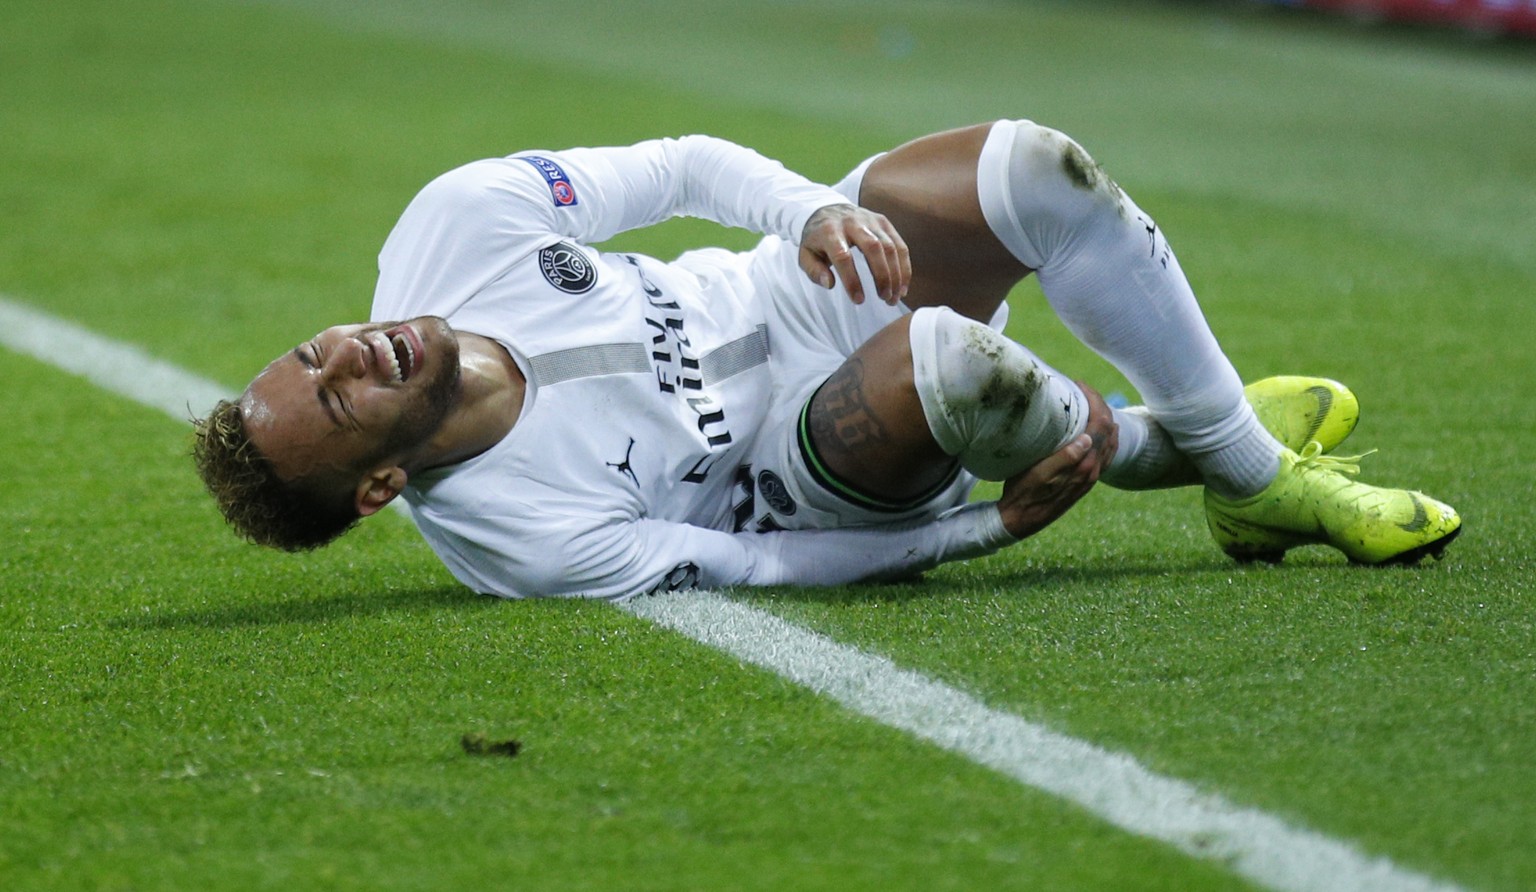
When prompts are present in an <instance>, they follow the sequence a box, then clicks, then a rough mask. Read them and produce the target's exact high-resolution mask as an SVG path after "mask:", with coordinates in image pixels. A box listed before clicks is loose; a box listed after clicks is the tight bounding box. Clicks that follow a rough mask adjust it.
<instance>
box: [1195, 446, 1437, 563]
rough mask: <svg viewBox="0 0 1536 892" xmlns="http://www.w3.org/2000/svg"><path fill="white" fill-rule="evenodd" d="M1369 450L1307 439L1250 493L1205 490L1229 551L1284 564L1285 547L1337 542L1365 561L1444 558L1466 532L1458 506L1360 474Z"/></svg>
mask: <svg viewBox="0 0 1536 892" xmlns="http://www.w3.org/2000/svg"><path fill="white" fill-rule="evenodd" d="M1362 457H1363V456H1350V457H1342V456H1330V455H1324V454H1323V447H1322V444H1321V443H1320V442H1318V441H1316V440H1314V441H1312V442H1311V443H1308V444H1307V445H1306V446H1305V447H1304V448H1303V449H1302V450H1301V452H1300V453H1297V452H1295V451H1293V450H1290V449H1286V450H1285V451H1284V452H1282V453H1281V454H1280V472H1279V473H1278V474H1276V475H1275V479H1274V481H1273V482H1272V483H1270V485H1269V486H1268V487H1267V488H1265V490H1264V491H1263V492H1261V493H1259V494H1258V495H1256V496H1251V497H1249V498H1246V499H1236V500H1229V499H1224V498H1222V497H1220V496H1218V495H1216V494H1215V493H1212V492H1211V491H1210V490H1209V489H1207V490H1206V491H1205V519H1206V522H1207V523H1208V524H1209V525H1210V528H1211V535H1212V536H1213V537H1214V538H1215V539H1216V544H1217V545H1219V546H1221V549H1222V551H1225V552H1226V553H1227V554H1228V555H1230V556H1232V557H1233V558H1236V559H1237V560H1239V561H1243V562H1248V561H1254V560H1262V561H1268V562H1270V563H1279V562H1280V560H1281V559H1282V558H1283V557H1284V556H1285V552H1286V549H1288V548H1294V547H1296V546H1298V545H1311V544H1323V545H1332V546H1333V547H1334V548H1337V549H1339V550H1340V551H1342V552H1344V554H1345V555H1347V556H1348V557H1349V559H1350V560H1351V561H1354V562H1355V563H1359V564H1414V563H1418V562H1419V560H1420V559H1422V558H1423V557H1424V556H1425V555H1433V556H1434V557H1436V558H1439V557H1440V556H1441V555H1442V553H1443V552H1444V551H1445V547H1446V546H1447V545H1449V544H1450V543H1451V540H1453V539H1455V538H1456V536H1457V534H1459V533H1460V532H1461V518H1460V517H1459V516H1457V514H1456V510H1455V509H1454V508H1452V507H1451V506H1449V505H1446V504H1445V503H1443V502H1438V501H1436V500H1434V499H1432V498H1430V497H1429V496H1426V495H1424V494H1423V493H1419V492H1409V491H1408V490H1405V489H1384V488H1382V487H1379V486H1371V485H1369V484H1365V483H1360V482H1358V481H1356V480H1354V479H1353V477H1354V475H1355V474H1357V473H1359V471H1360V465H1359V460H1360V458H1362Z"/></svg>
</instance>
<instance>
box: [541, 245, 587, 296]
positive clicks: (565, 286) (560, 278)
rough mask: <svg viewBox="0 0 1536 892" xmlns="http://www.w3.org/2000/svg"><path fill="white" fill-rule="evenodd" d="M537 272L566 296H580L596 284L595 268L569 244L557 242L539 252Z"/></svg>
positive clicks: (578, 250)
mask: <svg viewBox="0 0 1536 892" xmlns="http://www.w3.org/2000/svg"><path fill="white" fill-rule="evenodd" d="M539 272H542V273H543V274H544V279H545V281H547V282H549V284H551V285H553V286H555V287H556V288H559V289H560V290H561V291H564V292H565V293H566V294H582V293H584V292H587V291H591V290H592V286H593V285H596V284H597V267H595V266H593V265H592V262H591V261H590V260H588V259H587V255H585V254H583V253H581V249H580V248H578V247H576V246H575V245H573V244H571V243H570V242H559V243H557V244H553V245H550V246H549V247H547V248H545V249H544V250H542V251H540V252H539Z"/></svg>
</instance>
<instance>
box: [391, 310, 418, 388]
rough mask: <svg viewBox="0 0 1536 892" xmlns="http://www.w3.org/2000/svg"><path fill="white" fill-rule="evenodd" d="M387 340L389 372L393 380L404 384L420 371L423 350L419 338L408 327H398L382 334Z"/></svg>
mask: <svg viewBox="0 0 1536 892" xmlns="http://www.w3.org/2000/svg"><path fill="white" fill-rule="evenodd" d="M384 336H385V337H387V338H389V346H390V349H391V350H392V354H391V356H390V359H391V369H390V370H391V371H392V372H393V373H394V376H395V380H396V381H398V382H400V383H402V384H403V383H405V382H406V381H409V380H410V379H411V376H413V375H415V374H416V373H417V372H418V371H420V370H421V362H422V359H423V358H424V356H425V350H424V349H423V345H422V343H421V336H420V335H419V334H417V333H416V330H415V329H413V328H411V327H410V326H409V325H399V326H396V327H394V328H391V329H390V330H389V331H386V332H384Z"/></svg>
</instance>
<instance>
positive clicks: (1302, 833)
mask: <svg viewBox="0 0 1536 892" xmlns="http://www.w3.org/2000/svg"><path fill="white" fill-rule="evenodd" d="M0 343H3V344H4V345H5V346H6V347H9V348H10V349H12V350H15V351H17V352H20V353H25V354H27V355H30V356H32V357H34V358H36V359H38V360H40V361H42V362H44V363H48V364H51V365H53V366H55V367H58V368H60V369H63V370H65V371H68V372H71V373H73V374H76V375H80V376H82V377H84V378H86V379H87V380H89V381H91V382H92V383H94V384H96V385H98V386H100V387H102V388H104V389H106V390H109V391H111V392H113V393H116V394H119V395H121V396H125V397H128V398H129V399H131V400H134V401H136V402H139V403H141V404H143V405H146V406H150V407H153V408H157V409H160V410H161V411H164V412H166V413H167V414H169V415H171V416H173V417H176V418H178V419H185V418H187V417H188V416H189V414H201V413H203V412H206V411H207V409H208V408H210V407H211V406H212V405H213V404H214V403H215V402H216V401H217V400H219V399H221V398H224V397H225V396H227V395H228V390H227V388H224V387H222V386H220V385H218V384H215V383H213V382H211V381H208V380H206V379H204V378H201V377H199V376H197V375H194V374H192V373H190V372H187V371H185V370H183V369H181V368H179V367H177V366H174V365H172V364H170V363H167V362H164V361H162V360H158V359H155V358H154V357H152V356H150V355H149V354H147V353H145V352H144V351H143V350H140V349H139V348H137V347H133V346H131V345H127V344H123V343H120V342H117V341H113V340H111V339H108V338H105V337H102V336H101V335H98V334H95V333H93V332H90V331H88V330H86V329H84V328H81V327H79V326H77V325H74V324H73V323H70V322H66V321H64V320H62V319H58V318H56V317H53V316H50V315H48V314H46V313H43V312H42V311H40V310H36V309H33V308H30V307H27V306H25V305H23V304H20V303H17V302H14V301H11V300H9V299H7V298H5V297H4V296H0ZM621 608H622V609H624V610H626V611H628V612H629V613H631V614H632V615H634V616H636V617H639V618H642V619H645V620H648V621H650V622H653V623H655V624H657V625H658V626H661V627H663V628H667V629H671V630H673V631H676V632H679V633H681V634H683V635H686V636H687V637H689V638H692V639H693V640H695V641H697V642H700V643H702V644H705V645H708V646H710V647H714V648H717V649H719V650H722V651H724V652H726V653H728V654H730V655H732V656H734V657H736V658H737V659H740V660H742V661H743V662H746V663H750V664H752V665H755V666H760V667H762V668H764V669H767V670H769V671H771V672H774V673H776V674H778V675H780V676H782V677H784V678H786V679H788V680H790V681H792V682H794V683H796V684H799V685H803V686H805V687H806V688H809V689H810V690H812V691H814V692H816V693H817V694H819V695H821V696H824V697H827V698H829V699H831V700H833V701H834V702H837V703H839V704H841V705H842V706H844V707H845V708H847V709H849V710H851V711H853V712H856V713H858V714H860V715H864V716H867V717H869V718H871V719H874V720H875V721H878V722H881V723H882V724H885V725H888V726H890V727H893V728H898V729H901V730H903V731H906V732H908V733H910V734H913V735H914V736H916V737H919V738H921V739H923V740H927V741H929V742H931V743H934V744H936V745H938V746H940V747H943V748H944V749H947V750H950V751H952V752H955V753H958V754H960V755H962V756H964V757H966V758H968V759H970V760H972V761H974V762H976V763H977V764H980V765H984V766H986V767H988V768H991V769H993V770H995V771H997V772H999V773H1001V774H1003V775H1005V776H1008V777H1011V778H1014V779H1015V780H1018V781H1020V782H1021V783H1024V784H1026V785H1028V786H1031V787H1036V788H1038V789H1041V790H1044V791H1047V792H1049V793H1052V794H1054V795H1057V796H1060V797H1062V798H1063V799H1066V800H1068V801H1071V802H1074V803H1076V804H1078V805H1079V806H1081V807H1083V808H1085V809H1087V810H1088V811H1090V812H1091V813H1093V814H1095V815H1097V816H1099V817H1100V818H1102V819H1104V820H1106V821H1108V822H1109V823H1111V824H1113V825H1115V826H1117V827H1120V828H1122V829H1124V830H1126V831H1129V832H1131V833H1135V834H1138V835H1141V836H1145V837H1149V838H1152V839H1157V840H1160V841H1163V842H1166V843H1168V844H1170V845H1173V846H1175V847H1176V848H1178V849H1180V850H1181V851H1183V852H1186V853H1187V854H1189V855H1192V856H1194V857H1197V858H1202V859H1208V860H1214V861H1217V862H1221V863H1224V864H1226V865H1227V866H1228V867H1229V868H1230V869H1231V870H1233V871H1234V872H1236V873H1238V874H1240V875H1241V876H1244V877H1246V878H1248V879H1250V880H1252V881H1254V882H1256V883H1259V884H1261V885H1263V886H1266V887H1268V888H1271V889H1275V890H1283V892H1324V890H1328V892H1377V890H1379V892H1436V890H1438V892H1455V890H1457V889H1458V888H1459V887H1457V886H1454V885H1450V884H1446V883H1442V882H1440V881H1437V880H1434V879H1431V878H1429V877H1426V876H1423V875H1421V874H1417V873H1414V872H1412V871H1409V870H1405V869H1403V868H1401V867H1399V866H1397V865H1396V864H1394V863H1392V862H1391V861H1390V860H1388V859H1386V858H1382V857H1373V856H1369V855H1366V854H1363V853H1361V852H1360V851H1358V850H1357V849H1355V848H1354V847H1353V846H1351V845H1349V844H1347V843H1344V842H1340V841H1338V840H1334V839H1331V838H1329V837H1327V836H1324V835H1322V834H1319V833H1316V832H1314V831H1310V830H1305V829H1300V828H1296V827H1292V826H1290V825H1288V824H1286V823H1285V822H1284V821H1281V820H1280V819H1278V818H1275V817H1273V816H1271V815H1268V814H1266V813H1264V812H1262V811H1259V810H1257V809H1252V808H1243V807H1241V806H1238V805H1236V804H1234V803H1231V802H1228V801H1227V800H1226V799H1224V798H1222V797H1220V796H1217V795H1213V794H1209V793H1203V792H1201V791H1200V790H1198V789H1196V788H1195V787H1194V786H1192V785H1190V784H1188V783H1185V782H1183V781H1180V780H1176V779H1173V778H1168V777H1163V776H1161V775H1158V774H1156V773H1154V772H1151V771H1149V770H1147V769H1146V768H1144V767H1142V766H1141V765H1140V764H1139V763H1138V762H1136V760H1134V759H1132V758H1131V757H1129V756H1126V755H1124V754H1120V753H1113V752H1110V751H1108V750H1104V749H1101V748H1099V747H1097V746H1094V745H1093V744H1091V743H1088V742H1086V741H1083V740H1078V739H1076V738H1073V737H1070V736H1067V735H1065V734H1061V733H1058V732H1055V731H1052V730H1050V729H1048V728H1045V727H1043V726H1041V725H1037V724H1034V723H1032V722H1028V721H1026V720H1024V719H1022V718H1020V717H1018V716H1015V715H1012V714H1009V713H1005V712H1001V711H998V710H995V709H992V708H990V707H988V706H986V705H985V704H983V703H981V702H980V701H978V700H976V699H975V698H974V697H972V696H970V695H969V694H966V693H964V692H962V691H959V690H956V689H954V688H951V687H949V686H947V685H944V684H942V683H940V682H937V681H934V680H932V679H930V678H927V677H925V676H923V675H920V674H918V673H916V672H912V671H910V670H905V669H902V668H900V667H898V666H897V665H895V664H894V663H892V662H891V661H890V660H888V659H886V658H884V657H880V656H875V655H872V654H867V653H864V652H863V651H860V650H858V649H856V648H853V647H849V646H847V645H843V644H839V643H837V642H835V641H833V640H831V639H829V638H826V637H824V636H822V635H818V634H816V633H814V632H811V631H808V630H806V629H802V628H800V627H798V626H795V625H793V624H791V623H789V622H787V621H785V620H783V619H781V618H779V617H776V616H774V615H772V614H770V613H766V612H764V611H762V610H759V609H757V608H754V607H751V606H748V605H745V604H741V603H738V602H735V601H732V600H730V599H728V598H725V597H723V596H721V595H719V594H717V593H714V592H700V591H695V592H688V593H681V594H673V595H666V596H652V597H642V598H636V599H634V600H632V601H629V602H627V603H625V604H623V605H621Z"/></svg>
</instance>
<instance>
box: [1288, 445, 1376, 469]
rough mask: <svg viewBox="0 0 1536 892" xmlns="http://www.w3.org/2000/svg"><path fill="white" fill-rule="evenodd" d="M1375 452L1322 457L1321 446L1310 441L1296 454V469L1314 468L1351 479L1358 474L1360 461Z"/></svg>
mask: <svg viewBox="0 0 1536 892" xmlns="http://www.w3.org/2000/svg"><path fill="white" fill-rule="evenodd" d="M1375 452H1376V450H1374V449H1372V450H1370V451H1369V452H1363V453H1361V454H1359V455H1324V454H1323V444H1321V443H1319V442H1317V441H1316V440H1312V441H1311V442H1309V443H1307V445H1305V446H1303V447H1301V451H1300V452H1298V453H1296V467H1298V468H1316V469H1318V470H1320V471H1337V472H1338V473H1340V474H1345V475H1347V476H1350V477H1353V476H1355V475H1356V474H1359V473H1360V460H1361V459H1363V458H1365V457H1366V456H1367V455H1372V454H1374V453H1375Z"/></svg>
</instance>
